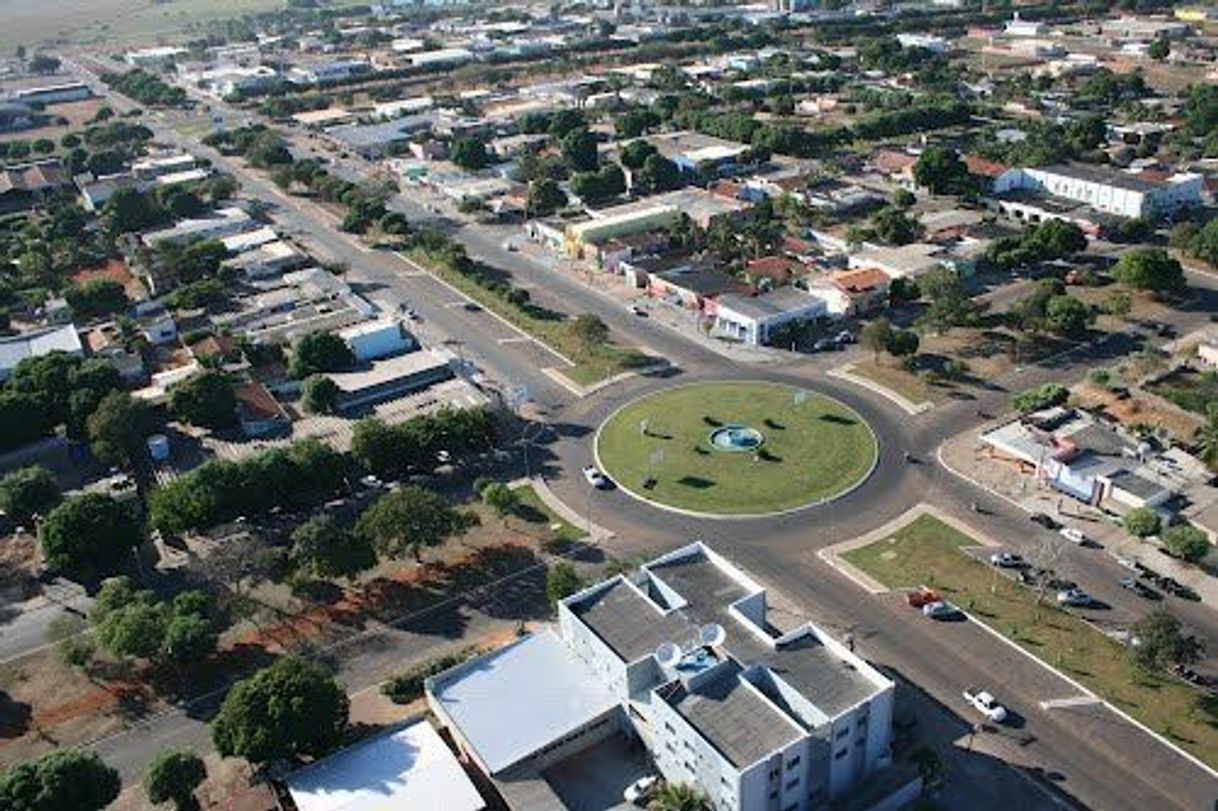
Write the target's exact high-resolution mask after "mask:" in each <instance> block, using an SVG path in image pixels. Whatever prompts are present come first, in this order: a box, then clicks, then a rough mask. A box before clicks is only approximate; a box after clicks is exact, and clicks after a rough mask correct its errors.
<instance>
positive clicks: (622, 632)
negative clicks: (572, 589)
mask: <svg viewBox="0 0 1218 811" xmlns="http://www.w3.org/2000/svg"><path fill="white" fill-rule="evenodd" d="M571 610H572V611H573V612H574V613H575V615H576V616H578V617H579V618H580V619H582V620H583V621H584V624H586V625H587V626H588V627H589V628H591V629H592V630H593V632H594V633H595V634H596V635H597V636H598V637H600V639H601V641H602V642H604V643H605V644H606V645H608V646H609V647H610V648H612V649H613V652H614V653H616V654H617V655H618V656H620V657H621V658H622V659H624V660H625V661H627V662H633V661H635V660H637V659H641V658H643V657H644V656H646V655H648V654H650V653H653V652H654V651H655V649H656V648H657V647H658V646H659V645H660V644H661V643H664V642H671V641H673V639H680V638H682V637H684V636H686V635H687V634H688V633H689V631H690V628H689V623H688V622H687V621H686V620H685V619H683V618H682V617H680V616H679V615H677V614H668V615H665V614H662V613H660V612H659V611H658V610H657V609H656V606H655V604H654V603H652V602H651V601H650V600H648V599H646V598H645V597H643V596H642V595H641V594H639V592H638V591H636V590H635V589H634V588H633V587H632V586H630V585H628V584H627V583H626V582H625V580H624V579H622V578H618V579H616V580H612V581H610V583H609V585H608V586H607V587H606V588H605V589H603V590H602V591H600V592H598V593H596V594H594V595H592V596H591V597H589V598H588V599H586V600H582V601H580V602H578V603H575V604H572V605H571Z"/></svg>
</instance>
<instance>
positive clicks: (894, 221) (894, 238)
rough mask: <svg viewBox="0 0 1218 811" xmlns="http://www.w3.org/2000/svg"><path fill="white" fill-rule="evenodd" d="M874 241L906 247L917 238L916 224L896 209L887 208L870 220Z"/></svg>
mask: <svg viewBox="0 0 1218 811" xmlns="http://www.w3.org/2000/svg"><path fill="white" fill-rule="evenodd" d="M871 230H872V232H873V233H874V234H875V236H876V239H879V240H880V241H881V242H886V243H888V244H889V245H908V244H909V243H911V242H913V241H914V240H915V239H917V238H918V223H917V221H916V220H914V219H913V218H912V217H910V216H909V215H907V214H906V213H905V212H903V211H901V210H900V209H898V208H894V207H892V206H888V207H886V208H882V209H880V210H879V211H878V212H876V213H875V215H874V216H872V218H871Z"/></svg>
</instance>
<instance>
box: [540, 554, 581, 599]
mask: <svg viewBox="0 0 1218 811" xmlns="http://www.w3.org/2000/svg"><path fill="white" fill-rule="evenodd" d="M583 587H584V581H583V580H582V579H580V576H579V574H578V573H577V572H576V571H575V567H574V566H572V565H571V564H570V563H568V562H567V561H565V560H562V561H559V562H558V563H555V564H554V565H553V566H551V567H550V570H549V571H548V572H546V598H547V599H548V600H549V601H550V605H557V604H558V601H559V600H562V599H564V598H566V597H570V596H571V595H572V594H574V593H575V592H577V591H579V590H580V589H581V588H583Z"/></svg>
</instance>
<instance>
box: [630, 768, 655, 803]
mask: <svg viewBox="0 0 1218 811" xmlns="http://www.w3.org/2000/svg"><path fill="white" fill-rule="evenodd" d="M659 787H660V777H659V775H655V774H649V775H647V776H646V777H640V778H639V779H638V780H635V781H634V782H633V783H631V784H630V785H628V786H626V790H625V791H623V792H622V799H623V800H625V801H626V802H628V803H630V804H631V805H644V804H645V803H646V802H647V801H648V800H650V799H651V795H653V794H655V793H656V789H657V788H659Z"/></svg>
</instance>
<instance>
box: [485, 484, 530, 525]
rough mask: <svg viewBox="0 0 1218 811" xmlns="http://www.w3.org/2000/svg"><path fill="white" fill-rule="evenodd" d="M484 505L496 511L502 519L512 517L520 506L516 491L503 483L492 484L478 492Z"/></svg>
mask: <svg viewBox="0 0 1218 811" xmlns="http://www.w3.org/2000/svg"><path fill="white" fill-rule="evenodd" d="M478 495H479V497H481V499H482V501H483V503H485V504H486V505H487V506H489V507H490V508H491V509H492V510H494V511H495V514H496V515H498V516H499V517H500V518H504V517H506V516H508V515H511V514H512V512H513V511H514V510H515V509H516V507H517V506H518V505H519V504H520V497H519V496H517V495H516V491H515V490H513V489H512V488H510V487H508V486H507V485H506V484H504V483H503V482H491V483H490V484H488V485H486V486H485V487H483V488H482V489H481V490H480V491H479V492H478Z"/></svg>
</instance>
